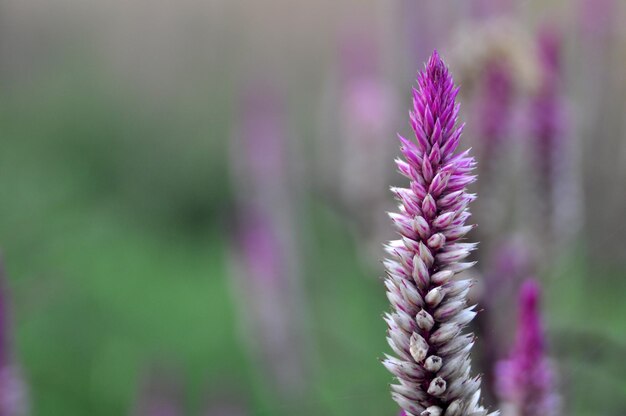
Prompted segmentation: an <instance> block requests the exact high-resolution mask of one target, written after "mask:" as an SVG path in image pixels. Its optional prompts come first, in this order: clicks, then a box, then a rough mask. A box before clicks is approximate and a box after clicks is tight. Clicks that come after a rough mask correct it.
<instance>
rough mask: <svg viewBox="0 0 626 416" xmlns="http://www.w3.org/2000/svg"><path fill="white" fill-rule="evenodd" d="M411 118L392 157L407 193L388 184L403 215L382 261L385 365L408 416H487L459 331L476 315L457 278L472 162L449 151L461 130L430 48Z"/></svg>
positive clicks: (448, 84)
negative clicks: (386, 309) (387, 309)
mask: <svg viewBox="0 0 626 416" xmlns="http://www.w3.org/2000/svg"><path fill="white" fill-rule="evenodd" d="M418 85H419V88H418V89H414V93H413V99H414V109H413V111H412V112H411V113H410V115H411V116H410V119H411V126H412V127H413V130H414V132H415V138H416V141H409V140H407V139H405V138H403V137H400V140H401V142H402V148H401V149H402V153H403V155H404V157H405V160H398V161H397V165H398V168H399V171H400V173H402V174H403V175H404V176H406V177H407V178H408V179H409V180H410V186H409V188H394V189H393V191H394V193H395V194H396V196H397V197H398V199H399V201H400V208H399V209H400V212H399V213H396V214H391V218H392V220H393V222H394V223H395V225H396V227H397V229H398V231H399V232H400V234H401V239H399V240H395V241H391V242H390V243H389V245H388V246H387V252H388V253H389V255H390V256H391V259H387V260H385V266H386V269H387V279H386V281H385V285H386V286H387V290H388V291H387V296H388V298H389V300H390V302H391V304H392V307H393V312H392V313H390V314H387V315H386V317H385V320H386V321H387V324H388V327H389V330H388V342H389V345H390V346H391V348H392V350H393V351H394V352H395V354H396V356H397V357H391V356H387V358H386V359H385V360H384V361H383V364H384V365H385V367H386V368H387V369H388V370H389V371H390V372H391V373H392V374H393V375H394V376H396V378H397V380H398V384H395V385H392V391H393V392H392V396H393V398H394V400H395V401H396V402H397V403H398V404H399V405H400V407H401V408H402V409H404V411H405V412H406V414H407V416H410V415H420V416H466V415H472V416H485V415H487V410H485V409H484V408H483V407H482V406H481V404H480V378H479V377H472V376H471V374H470V373H471V368H470V367H471V365H470V364H471V363H470V351H471V348H472V346H473V344H474V338H473V335H471V334H465V333H463V329H464V328H465V327H466V326H467V324H468V323H469V322H470V321H471V320H472V319H473V318H474V316H475V315H476V312H475V311H474V308H475V306H468V305H467V293H468V291H469V289H470V285H471V282H470V281H469V280H457V279H454V275H455V274H457V273H460V272H461V271H463V270H466V269H468V268H470V267H471V266H472V265H473V263H466V262H462V260H463V259H465V258H466V257H467V256H468V255H469V253H470V252H471V251H472V250H473V249H474V248H475V244H473V243H465V242H462V239H463V236H464V235H465V234H466V233H467V232H469V231H470V230H471V229H472V228H473V227H472V226H471V225H465V222H466V221H467V219H468V218H469V217H470V213H469V211H468V209H467V208H468V204H469V203H470V202H471V201H472V200H473V199H474V196H473V195H471V194H468V193H467V192H466V186H467V185H469V184H470V183H472V182H473V181H474V179H475V177H474V176H472V175H471V171H472V169H473V168H474V159H473V158H472V157H471V156H469V152H468V151H464V152H461V153H456V152H455V151H456V149H457V147H458V144H459V139H460V137H461V132H462V130H463V126H457V123H456V122H457V116H458V112H459V105H458V104H456V102H455V99H456V96H457V93H458V88H457V87H455V86H454V83H453V80H452V77H451V76H450V74H449V73H448V69H447V67H446V66H445V64H444V62H443V61H442V60H441V58H440V57H439V55H438V54H437V52H436V51H435V52H434V53H433V55H432V56H431V58H430V60H429V62H428V64H427V65H426V68H425V70H424V71H423V72H421V73H420V74H419V75H418Z"/></svg>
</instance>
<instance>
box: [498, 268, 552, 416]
mask: <svg viewBox="0 0 626 416" xmlns="http://www.w3.org/2000/svg"><path fill="white" fill-rule="evenodd" d="M539 302H540V288H539V285H538V284H537V283H536V282H535V281H533V280H529V281H527V282H525V283H524V285H523V286H522V289H521V292H520V311H519V322H518V332H517V340H516V342H515V346H514V348H513V351H512V354H511V357H510V358H509V359H508V360H505V361H502V362H501V363H499V364H498V367H497V370H496V376H497V387H498V393H499V395H500V397H501V399H502V401H503V411H505V409H507V410H506V412H507V413H504V416H507V415H510V416H513V415H514V416H538V415H541V416H554V415H557V414H558V410H559V397H558V395H557V394H556V392H555V386H554V374H553V370H552V368H551V366H550V363H549V362H548V360H547V358H546V355H545V350H546V345H545V338H544V333H543V325H542V322H541V316H540V312H539Z"/></svg>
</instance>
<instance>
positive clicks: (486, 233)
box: [0, 0, 626, 416]
mask: <svg viewBox="0 0 626 416" xmlns="http://www.w3.org/2000/svg"><path fill="white" fill-rule="evenodd" d="M625 6H626V4H624V2H622V1H619V0H568V1H565V0H563V1H538V0H537V1H530V0H526V1H521V2H519V1H518V2H514V1H512V0H509V1H507V0H503V1H500V2H497V1H495V0H493V1H489V0H482V1H469V0H465V1H461V0H456V1H452V0H450V1H432V0H393V1H391V0H384V1H383V0H341V1H329V0H318V1H310V2H295V1H289V0H266V1H244V0H240V1H226V0H208V1H206V0H204V1H203V0H161V1H156V0H124V1H122V0H111V1H106V2H101V1H96V0H81V1H78V0H54V1H46V0H4V1H3V2H2V4H0V85H1V87H0V137H1V140H0V192H1V195H2V200H1V202H0V246H1V247H2V253H3V254H2V257H3V262H4V267H5V269H6V276H4V277H3V279H4V281H3V282H2V299H3V301H2V309H3V310H4V311H5V312H6V313H4V314H3V315H2V316H1V317H2V319H3V322H5V324H3V325H2V326H0V328H3V329H2V331H3V333H2V334H0V343H1V344H2V348H0V364H2V366H4V367H6V368H11V370H12V371H11V372H10V373H11V374H12V375H13V377H14V380H13V383H5V384H3V385H2V387H1V388H2V389H3V390H4V391H3V392H1V393H3V394H5V395H8V393H7V392H8V391H9V390H10V388H9V387H8V386H9V385H11V386H13V387H12V388H13V390H14V391H13V392H12V393H11V394H10V395H11V400H13V401H16V402H19V405H18V408H19V409H21V410H20V411H19V412H18V411H16V412H15V415H12V416H17V415H18V414H32V415H36V416H53V415H64V416H73V415H77V416H78V415H80V416H84V415H94V416H97V415H106V416H110V415H125V414H126V415H152V416H173V415H215V416H231V415H232V416H243V415H250V416H253V415H255V416H261V415H272V416H274V415H279V416H280V415H293V414H299V415H321V414H324V415H337V416H339V415H346V414H359V415H372V416H373V415H377V416H379V415H395V414H397V408H396V405H395V404H394V403H393V401H392V400H391V398H390V397H389V392H388V384H389V383H390V381H391V376H390V375H389V374H388V373H387V372H386V371H385V369H384V368H383V366H382V365H381V364H380V363H379V361H378V359H379V358H380V357H382V356H383V353H385V352H388V347H387V346H386V343H385V329H386V326H385V323H384V321H383V319H382V318H381V314H382V313H383V312H384V311H386V310H387V309H388V302H387V300H386V297H385V289H384V285H383V284H382V280H381V278H380V276H381V275H382V273H383V271H382V266H381V264H380V261H379V259H380V258H382V256H383V253H382V243H383V242H384V241H385V240H387V239H389V238H393V236H394V232H393V230H392V227H391V223H390V221H388V219H387V218H386V214H385V212H386V211H389V210H393V206H394V203H393V197H392V195H391V193H390V192H389V191H388V187H389V186H390V185H402V184H403V180H402V178H401V177H400V176H399V175H397V174H396V173H395V172H394V163H393V159H394V157H396V156H397V155H398V153H399V152H398V141H397V139H396V132H402V133H407V132H408V130H409V124H408V116H407V114H408V109H409V108H410V105H411V101H410V96H411V95H410V91H411V90H410V88H411V86H412V85H413V79H414V76H415V73H416V71H417V70H418V69H420V68H421V67H422V64H423V62H424V60H425V59H427V57H428V55H429V54H430V53H431V51H432V49H433V48H437V49H438V50H439V51H440V53H441V54H442V55H443V57H444V59H445V60H446V61H447V62H448V64H449V65H450V69H451V72H452V74H453V75H454V76H455V78H456V79H457V81H458V82H459V83H460V85H461V87H462V93H461V95H462V102H463V108H462V118H463V120H464V121H466V122H467V123H468V127H467V130H466V134H465V136H464V137H465V139H464V140H465V146H472V147H473V149H474V154H475V155H476V156H477V158H478V161H479V164H480V168H479V181H478V185H477V186H476V191H477V192H478V194H479V199H478V201H477V202H475V203H474V205H473V213H474V216H473V219H474V221H475V222H477V223H479V227H478V228H477V230H476V233H475V235H474V236H472V238H474V239H476V240H480V241H481V246H480V249H479V251H478V253H477V254H476V258H475V259H476V260H477V261H478V265H477V267H476V268H475V269H476V270H475V271H474V272H473V273H474V275H475V278H476V279H477V280H478V281H479V284H478V285H477V288H476V290H475V293H474V294H473V296H474V299H475V300H476V301H478V302H480V303H481V304H482V305H483V307H484V308H485V311H484V312H483V313H482V314H481V315H480V317H479V319H478V322H477V323H476V324H475V328H474V329H475V331H476V332H477V333H478V336H479V340H478V343H477V344H478V348H477V349H476V352H475V358H474V359H475V367H476V369H477V371H480V372H482V373H484V374H485V377H484V385H485V386H484V389H485V391H486V400H487V401H488V403H497V400H498V399H497V395H496V394H495V392H494V388H493V383H492V381H493V380H492V377H490V374H491V373H492V371H493V366H494V365H495V363H496V362H497V360H499V359H502V358H504V357H505V356H506V355H507V354H508V350H509V348H510V345H511V342H512V340H513V332H514V328H515V326H516V313H517V312H516V303H517V301H516V297H517V295H516V293H517V291H518V288H519V285H520V282H521V281H522V280H523V279H526V278H527V277H535V278H536V279H537V281H539V282H540V284H541V285H542V287H543V289H544V296H543V311H544V318H545V330H546V334H547V337H548V340H549V343H548V354H549V355H550V356H551V357H552V358H553V360H554V364H555V367H556V369H557V372H558V375H559V387H558V388H559V392H560V394H561V395H562V397H563V404H564V407H565V413H564V414H570V415H576V416H586V415H594V416H596V415H599V414H601V415H603V416H623V415H624V414H626V362H625V361H624V354H625V353H626V302H624V293H626V279H625V278H624V276H625V274H626V256H625V253H626V239H625V238H624V235H625V234H626V223H625V221H624V216H625V214H626V185H625V184H626V123H625V121H624V117H623V115H624V113H625V111H626V77H625V74H626V71H624V67H625V65H626V31H625V29H624V25H623V23H622V22H623V21H624V18H625V17H626V7H625ZM3 354H4V356H3ZM15 386H17V387H15ZM7 401H8V399H7ZM0 413H2V412H0ZM2 414H4V413H2ZM7 414H8V415H10V413H7ZM10 416H11V415H10Z"/></svg>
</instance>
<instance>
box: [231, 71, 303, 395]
mask: <svg viewBox="0 0 626 416" xmlns="http://www.w3.org/2000/svg"><path fill="white" fill-rule="evenodd" d="M285 111H286V109H285V107H284V104H283V102H282V100H281V94H280V92H279V91H278V90H277V89H275V88H272V86H271V85H270V83H267V82H265V83H264V82H257V83H255V84H253V85H252V86H251V87H250V88H249V89H248V90H246V91H245V94H244V95H243V100H242V103H241V111H240V113H239V114H240V115H241V120H240V123H239V124H240V128H239V130H238V135H237V136H236V137H234V138H233V143H234V148H233V152H232V155H233V167H234V168H235V169H234V172H233V173H234V176H235V184H234V187H235V189H237V191H238V192H237V194H236V197H237V218H236V220H237V229H238V232H237V233H235V238H236V241H235V244H236V257H235V259H236V261H235V262H234V265H235V267H237V269H236V270H235V273H234V274H235V276H234V277H235V280H234V281H233V283H234V287H235V290H236V293H235V297H234V299H235V301H236V302H237V303H238V304H237V309H238V310H240V311H241V315H240V319H241V320H242V321H243V324H244V325H245V328H244V331H243V333H244V337H245V341H246V344H247V347H248V349H249V352H250V354H251V355H252V356H253V358H254V360H255V361H256V362H257V365H258V366H259V367H260V368H261V369H262V371H263V372H264V373H265V377H266V379H267V380H268V383H269V384H270V385H271V386H272V388H273V389H274V390H275V392H277V393H279V394H281V395H283V396H290V397H294V396H298V395H299V394H300V393H302V391H303V385H304V382H305V379H306V377H305V375H304V372H305V370H304V369H305V367H306V356H305V352H306V346H304V345H303V340H304V334H303V325H302V315H301V314H302V310H303V309H304V307H303V305H304V304H305V302H304V301H303V299H302V298H303V296H302V293H301V287H300V282H299V279H300V274H299V269H298V267H297V257H298V255H297V254H298V253H297V250H296V246H297V244H296V235H295V230H296V228H295V227H294V223H293V217H292V208H293V201H292V196H293V193H292V192H289V185H290V182H291V180H292V179H293V178H292V177H290V174H289V173H290V172H289V171H288V163H287V162H288V155H287V153H288V152H287V150H288V149H287V148H288V143H287V140H288V136H287V133H286V114H285ZM282 399H283V400H284V397H282Z"/></svg>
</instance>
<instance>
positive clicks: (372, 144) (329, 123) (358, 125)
mask: <svg viewBox="0 0 626 416" xmlns="http://www.w3.org/2000/svg"><path fill="white" fill-rule="evenodd" d="M337 49H338V58H337V62H338V67H337V68H336V77H335V79H333V80H332V81H333V84H334V85H333V87H332V88H328V91H327V94H328V99H327V101H326V102H325V104H324V106H323V109H322V111H323V113H324V114H325V117H326V118H327V120H326V121H325V122H320V128H321V129H324V130H326V131H324V132H323V133H322V134H321V135H320V140H319V141H318V143H319V146H320V148H321V152H320V158H319V159H320V162H321V163H323V164H324V166H323V167H320V174H319V175H315V176H316V177H317V178H318V179H317V180H319V178H323V179H322V181H323V182H324V183H325V188H326V189H325V194H326V195H328V196H330V197H332V198H334V200H335V201H334V202H335V203H336V205H337V206H338V207H340V208H341V209H342V210H344V211H345V217H346V218H347V219H348V221H350V225H351V226H353V230H354V231H355V233H356V235H357V241H358V243H359V248H360V251H361V253H363V254H364V258H365V260H366V261H371V260H372V259H375V258H379V257H380V254H381V253H380V241H381V240H384V239H387V238H389V237H390V235H389V234H388V233H387V232H388V231H389V227H388V226H387V224H386V219H385V217H384V215H381V213H382V212H384V211H387V210H388V209H390V207H389V205H388V203H389V201H388V198H387V186H388V183H389V181H390V180H391V177H392V175H393V169H391V168H390V166H389V164H388V163H386V161H387V160H390V159H392V158H393V155H394V152H395V151H396V149H395V148H394V146H393V144H392V143H390V142H389V141H388V140H383V138H384V137H389V135H390V134H392V133H393V131H394V130H393V124H394V121H395V119H396V114H397V112H396V111H395V107H396V94H395V93H394V89H393V86H392V85H391V83H390V82H389V81H388V80H387V79H386V78H385V77H384V74H383V65H382V60H381V53H380V51H381V48H380V46H379V40H377V39H376V37H374V36H373V35H372V29H371V27H369V26H367V27H366V26H364V25H363V24H361V25H358V26H355V27H350V28H349V29H345V30H344V31H343V32H342V33H341V34H340V38H339V41H338V47H337ZM329 83H330V82H329ZM331 97H332V98H331ZM374 253H375V255H372V254H374Z"/></svg>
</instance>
